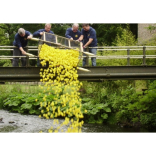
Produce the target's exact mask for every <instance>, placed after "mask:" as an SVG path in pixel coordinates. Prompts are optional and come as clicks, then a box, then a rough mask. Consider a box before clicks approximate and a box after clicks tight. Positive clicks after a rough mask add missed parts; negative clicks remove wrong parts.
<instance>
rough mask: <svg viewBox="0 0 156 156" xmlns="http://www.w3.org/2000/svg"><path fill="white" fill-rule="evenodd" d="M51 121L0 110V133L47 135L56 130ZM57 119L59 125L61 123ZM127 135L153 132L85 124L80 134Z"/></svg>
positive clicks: (65, 127)
mask: <svg viewBox="0 0 156 156" xmlns="http://www.w3.org/2000/svg"><path fill="white" fill-rule="evenodd" d="M53 121H54V120H53V119H49V120H47V119H41V118H39V117H38V116H37V115H21V114H19V113H11V112H9V111H6V110H0V133H39V132H40V131H42V132H43V133H48V129H50V127H51V126H52V127H53V128H54V129H55V128H57V124H53ZM63 121H64V120H63V119H59V123H61V122H63ZM67 128H68V127H67V126H63V127H61V129H60V130H59V133H62V130H63V131H66V130H67ZM101 132H102V133H103V132H107V133H121V132H123V133H128V132H137V133H138V132H155V131H154V130H147V129H145V128H135V127H133V128H132V127H131V128H125V127H120V126H118V125H108V124H87V123H85V124H84V125H83V126H82V133H101Z"/></svg>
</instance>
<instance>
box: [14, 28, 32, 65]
mask: <svg viewBox="0 0 156 156" xmlns="http://www.w3.org/2000/svg"><path fill="white" fill-rule="evenodd" d="M31 38H32V34H31V33H30V32H29V31H26V30H24V29H23V28H19V29H18V33H17V34H16V35H15V39H14V41H13V45H14V46H17V47H18V48H15V49H14V50H13V56H25V54H26V48H25V47H26V46H27V44H28V39H31ZM21 62H22V66H23V67H24V66H26V58H21ZM18 63H19V58H17V57H15V58H13V64H12V65H13V67H18V66H19V65H18Z"/></svg>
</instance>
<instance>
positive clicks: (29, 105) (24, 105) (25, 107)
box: [21, 103, 32, 110]
mask: <svg viewBox="0 0 156 156" xmlns="http://www.w3.org/2000/svg"><path fill="white" fill-rule="evenodd" d="M31 107H32V104H27V103H25V104H23V105H22V106H21V110H22V109H30V108H31Z"/></svg>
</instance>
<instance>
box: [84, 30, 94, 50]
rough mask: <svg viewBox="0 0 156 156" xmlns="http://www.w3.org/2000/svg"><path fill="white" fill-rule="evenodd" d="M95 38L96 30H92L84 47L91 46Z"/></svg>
mask: <svg viewBox="0 0 156 156" xmlns="http://www.w3.org/2000/svg"><path fill="white" fill-rule="evenodd" d="M94 38H96V32H95V31H91V32H90V37H89V41H88V42H87V43H86V44H85V45H84V46H83V47H84V48H86V47H87V46H89V45H90V44H91V43H92V42H93V39H94Z"/></svg>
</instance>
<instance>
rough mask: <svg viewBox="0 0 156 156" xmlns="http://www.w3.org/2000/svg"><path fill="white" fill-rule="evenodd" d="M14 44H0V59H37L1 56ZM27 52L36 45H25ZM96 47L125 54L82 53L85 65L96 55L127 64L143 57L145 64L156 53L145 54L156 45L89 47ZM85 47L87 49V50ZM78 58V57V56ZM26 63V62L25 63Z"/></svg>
mask: <svg viewBox="0 0 156 156" xmlns="http://www.w3.org/2000/svg"><path fill="white" fill-rule="evenodd" d="M14 48H17V47H16V46H0V59H13V58H16V57H18V58H22V57H25V58H26V59H27V63H28V62H29V59H37V58H38V56H35V57H29V56H1V51H13V50H14ZM26 48H27V50H28V52H30V51H38V47H37V46H27V47H26ZM89 48H96V49H97V51H99V52H103V53H104V52H105V51H116V52H117V51H126V55H106V56H98V55H95V56H89V55H84V56H82V57H81V58H86V65H87V66H88V65H89V59H90V58H92V57H96V59H127V65H128V66H129V65H130V59H143V62H142V65H146V59H148V58H156V55H146V51H147V50H156V46H99V47H89ZM89 48H87V51H89ZM131 51H142V55H130V53H131ZM79 58H80V57H79ZM27 65H28V64H27Z"/></svg>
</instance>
